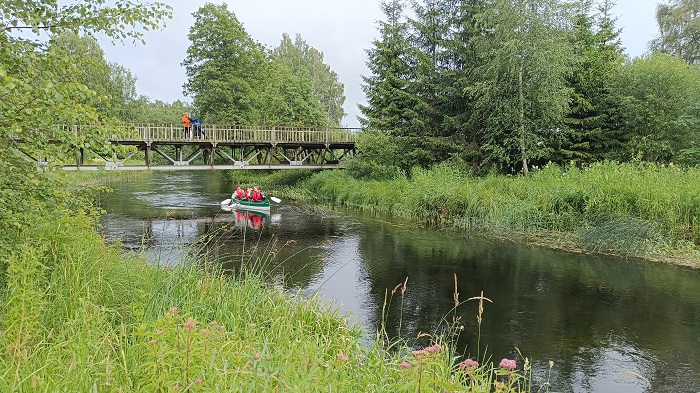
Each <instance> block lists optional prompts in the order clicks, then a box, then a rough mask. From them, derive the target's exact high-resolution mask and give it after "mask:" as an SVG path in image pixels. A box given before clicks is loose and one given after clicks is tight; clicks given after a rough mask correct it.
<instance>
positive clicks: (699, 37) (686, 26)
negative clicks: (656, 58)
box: [649, 0, 700, 64]
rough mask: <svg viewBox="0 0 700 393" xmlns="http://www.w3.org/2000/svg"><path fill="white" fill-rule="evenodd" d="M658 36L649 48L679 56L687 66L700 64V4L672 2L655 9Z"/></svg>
mask: <svg viewBox="0 0 700 393" xmlns="http://www.w3.org/2000/svg"><path fill="white" fill-rule="evenodd" d="M656 22H657V24H658V26H659V37H658V38H656V39H654V40H653V41H651V42H650V44H649V46H650V47H651V48H652V49H653V50H655V51H659V52H663V53H668V54H672V55H676V56H678V57H680V58H681V59H683V60H685V62H686V63H688V64H700V1H698V0H670V1H668V2H667V3H666V4H659V5H657V7H656Z"/></svg>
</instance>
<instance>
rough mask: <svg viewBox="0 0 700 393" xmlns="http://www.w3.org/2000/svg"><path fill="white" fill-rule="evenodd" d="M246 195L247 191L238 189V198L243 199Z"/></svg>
mask: <svg viewBox="0 0 700 393" xmlns="http://www.w3.org/2000/svg"><path fill="white" fill-rule="evenodd" d="M244 196H245V191H243V189H242V188H239V189H238V190H236V199H243V197H244Z"/></svg>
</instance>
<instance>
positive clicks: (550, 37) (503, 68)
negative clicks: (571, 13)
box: [470, 0, 571, 174]
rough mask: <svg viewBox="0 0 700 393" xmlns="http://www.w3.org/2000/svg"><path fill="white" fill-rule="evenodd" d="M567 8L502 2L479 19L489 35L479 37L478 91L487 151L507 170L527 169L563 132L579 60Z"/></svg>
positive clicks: (552, 1) (551, 0) (551, 1)
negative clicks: (569, 37) (570, 78)
mask: <svg viewBox="0 0 700 393" xmlns="http://www.w3.org/2000/svg"><path fill="white" fill-rule="evenodd" d="M564 11H565V8H564V6H563V5H562V3H561V2H559V1H558V0H545V1H534V0H514V1H511V0H496V1H495V2H494V4H493V5H492V6H491V7H489V8H488V9H487V10H486V11H485V12H484V13H482V14H481V15H480V17H479V18H480V22H481V23H482V24H483V26H484V28H485V29H486V31H487V32H488V33H487V34H485V35H484V36H481V37H478V38H477V39H475V43H476V45H477V48H478V51H479V55H480V59H481V60H480V67H479V70H478V74H479V77H480V80H479V82H478V83H477V84H476V85H475V87H474V88H472V89H470V90H471V91H472V93H473V94H474V96H475V100H476V105H477V113H476V116H477V118H479V119H483V123H484V126H483V127H484V134H483V145H482V152H483V154H484V157H485V159H486V160H488V161H489V162H490V163H491V164H492V165H496V166H497V167H500V168H501V169H504V170H506V169H511V170H512V169H515V168H518V169H520V170H521V171H522V172H523V173H524V174H527V173H528V170H529V161H530V160H533V159H538V158H543V159H546V158H547V156H548V154H549V153H550V152H551V148H552V147H551V146H548V143H547V142H548V141H549V140H551V139H553V138H554V137H555V136H556V134H557V133H559V132H561V127H562V120H563V116H564V115H565V114H566V112H567V111H568V102H569V97H570V89H569V88H568V87H567V86H566V75H567V73H568V72H569V70H570V65H569V63H570V61H571V60H570V59H571V46H570V44H569V43H568V42H567V41H566V34H565V32H566V27H567V24H568V22H569V18H568V16H567V15H566V14H565V12H564Z"/></svg>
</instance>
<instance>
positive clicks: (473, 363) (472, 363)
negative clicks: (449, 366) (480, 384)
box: [459, 359, 479, 370]
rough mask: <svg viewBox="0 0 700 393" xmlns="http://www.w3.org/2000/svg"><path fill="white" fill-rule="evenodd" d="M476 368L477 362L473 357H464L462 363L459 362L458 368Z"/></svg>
mask: <svg viewBox="0 0 700 393" xmlns="http://www.w3.org/2000/svg"><path fill="white" fill-rule="evenodd" d="M467 367H469V368H472V367H473V368H477V367H479V362H477V361H476V360H473V359H464V361H463V362H462V363H460V364H459V369H460V370H464V369H465V368H467Z"/></svg>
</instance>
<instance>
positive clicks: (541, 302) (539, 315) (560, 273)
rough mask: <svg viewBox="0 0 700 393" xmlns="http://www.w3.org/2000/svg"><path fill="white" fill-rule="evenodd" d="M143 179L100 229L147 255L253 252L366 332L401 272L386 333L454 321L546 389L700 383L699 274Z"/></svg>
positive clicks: (473, 342)
mask: <svg viewBox="0 0 700 393" xmlns="http://www.w3.org/2000/svg"><path fill="white" fill-rule="evenodd" d="M153 176H154V179H152V180H149V181H147V182H144V184H128V185H126V186H125V188H121V187H120V188H119V189H118V190H117V191H116V192H115V193H114V194H111V195H108V196H106V197H105V201H104V202H105V205H104V206H105V207H106V208H107V209H108V210H109V211H110V214H108V215H107V216H105V217H103V226H104V232H105V234H106V235H107V236H108V237H110V238H117V237H118V238H121V239H122V241H123V243H124V244H125V245H126V246H127V247H130V248H136V249H138V248H140V247H141V246H144V247H145V249H146V253H147V255H148V256H149V258H152V261H157V263H177V261H178V258H180V257H181V256H182V254H181V253H182V252H183V251H182V250H188V251H187V252H192V251H191V249H187V248H183V247H180V246H181V245H193V244H194V245H195V246H196V247H195V252H198V253H203V254H206V255H208V256H210V257H211V258H213V259H214V260H217V261H220V262H221V264H222V265H223V266H225V267H227V268H230V269H234V270H235V269H237V268H239V267H240V265H241V264H244V263H248V264H250V263H260V264H259V266H260V267H261V268H263V269H264V270H265V271H266V272H267V274H268V277H270V280H272V281H273V282H275V283H277V284H278V285H281V286H283V287H284V288H286V289H288V290H289V291H290V292H293V293H295V292H297V291H301V292H302V293H304V294H306V295H310V294H312V293H316V292H318V293H321V294H322V295H324V296H326V297H327V298H329V299H335V300H337V302H338V306H339V307H340V308H341V310H343V311H349V312H351V313H352V314H353V315H354V316H353V320H354V321H356V322H357V323H360V324H362V325H363V326H365V327H366V328H367V331H368V332H369V335H370V336H371V335H372V332H374V331H376V329H377V328H378V327H379V326H380V325H381V323H382V315H383V310H382V308H383V305H384V300H385V295H386V294H387V293H388V294H389V295H391V291H392V289H393V288H395V287H396V286H397V285H398V284H402V283H404V282H405V280H406V278H408V283H407V289H406V292H405V293H404V294H403V298H402V295H401V291H400V289H399V290H397V291H396V292H394V294H393V299H392V300H391V302H390V304H389V307H388V310H385V311H386V312H385V313H384V322H385V326H386V330H387V333H388V334H389V335H391V336H393V337H404V338H407V339H409V340H410V339H414V338H416V337H418V336H419V335H420V334H421V333H429V334H439V333H440V332H441V331H442V328H444V327H445V326H448V325H449V324H451V323H452V322H453V321H455V320H457V321H459V324H460V325H463V326H464V330H462V331H461V334H460V335H459V338H458V345H459V348H460V353H463V354H464V355H466V356H477V355H479V354H483V353H484V351H485V348H486V347H488V349H487V352H488V353H489V354H490V355H492V356H493V359H494V360H496V361H498V360H500V359H501V358H503V357H509V358H517V357H518V356H517V352H516V349H515V348H518V349H520V351H521V352H522V353H523V354H524V355H525V356H528V357H530V358H531V359H534V368H535V370H536V372H537V374H538V375H539V376H540V378H541V379H543V378H544V377H545V376H546V374H547V371H548V367H549V365H548V361H549V360H550V359H552V360H554V361H555V367H554V368H553V369H552V382H553V386H552V389H551V390H552V391H561V392H640V393H641V392H697V391H700V357H698V356H697V354H698V353H700V272H698V271H694V270H689V269H684V268H677V267H672V266H665V265H659V264H650V263H643V262H635V261H625V260H619V259H614V258H604V257H594V256H587V255H573V254H568V253H564V252H557V251H552V250H546V249H539V248H531V247H526V246H521V245H516V244H511V243H508V242H493V241H486V240H483V239H473V238H467V237H465V236H463V235H462V234H459V233H451V232H444V231H436V230H432V229H429V228H427V229H424V228H415V227H414V225H412V223H405V222H400V221H397V220H390V219H380V218H377V217H373V216H365V215H362V214H350V213H346V212H342V213H337V212H332V211H329V210H322V209H321V210H319V209H316V208H312V207H309V206H303V205H294V204H291V203H289V202H288V201H287V202H285V203H283V204H282V205H278V206H274V207H273V208H272V210H271V212H270V215H269V216H268V215H264V214H263V215H262V216H260V215H258V214H255V213H252V215H251V213H250V212H224V211H221V210H220V208H219V206H218V205H219V202H218V201H220V200H221V199H225V198H227V197H228V195H230V188H229V187H230V186H231V185H230V184H229V183H228V182H227V181H225V180H223V179H217V178H212V177H211V176H212V175H211V174H204V173H190V174H181V173H177V174H172V175H166V174H154V175H153ZM172 176H182V177H185V178H186V180H180V179H177V178H172ZM159 184H165V185H167V187H165V188H162V187H160V186H158V185H159ZM164 193H165V194H166V195H163V194H164ZM167 193H171V194H167ZM253 215H254V217H253ZM202 239H207V241H206V242H204V243H201V241H202ZM253 249H256V250H257V252H256V253H254V254H255V255H257V257H255V258H257V259H255V258H254V257H251V253H249V251H251V250H253ZM148 253H150V254H148ZM455 276H456V279H457V292H458V293H459V300H460V301H461V302H462V303H461V304H460V305H459V307H457V308H456V309H455V308H454V293H455ZM482 291H483V293H484V296H486V297H488V298H489V299H491V300H492V301H493V303H488V302H487V303H486V304H485V306H484V307H485V313H484V319H483V323H482V325H481V336H480V341H478V340H477V339H478V337H479V336H478V331H479V326H478V324H477V314H478V303H477V302H476V301H468V302H465V300H466V299H468V298H470V297H474V296H479V294H480V293H481V292H482ZM416 345H421V342H420V341H416ZM519 363H520V362H519ZM636 375H641V376H643V377H644V378H645V379H646V380H644V379H641V378H639V377H637V376H636Z"/></svg>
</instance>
